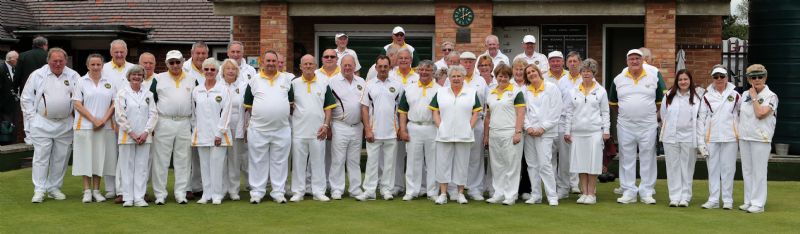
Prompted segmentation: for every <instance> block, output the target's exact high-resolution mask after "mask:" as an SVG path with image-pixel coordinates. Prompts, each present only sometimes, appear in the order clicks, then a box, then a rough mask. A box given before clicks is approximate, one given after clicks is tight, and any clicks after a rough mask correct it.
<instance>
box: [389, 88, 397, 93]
mask: <svg viewBox="0 0 800 234" xmlns="http://www.w3.org/2000/svg"><path fill="white" fill-rule="evenodd" d="M394 91H397V90H395V89H394V87H389V92H392V93H394Z"/></svg>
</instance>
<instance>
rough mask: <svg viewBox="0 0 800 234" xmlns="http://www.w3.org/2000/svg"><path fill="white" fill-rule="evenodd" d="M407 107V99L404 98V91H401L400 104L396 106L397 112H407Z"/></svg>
mask: <svg viewBox="0 0 800 234" xmlns="http://www.w3.org/2000/svg"><path fill="white" fill-rule="evenodd" d="M408 109H409V106H408V100H406V93H403V95H402V96H401V97H400V104H399V105H398V107H397V112H400V113H408Z"/></svg>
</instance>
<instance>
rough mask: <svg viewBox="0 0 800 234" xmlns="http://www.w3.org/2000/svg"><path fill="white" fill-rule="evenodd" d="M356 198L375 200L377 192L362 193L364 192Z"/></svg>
mask: <svg viewBox="0 0 800 234" xmlns="http://www.w3.org/2000/svg"><path fill="white" fill-rule="evenodd" d="M356 200H359V201H367V200H370V201H371V200H375V194H374V193H372V194H367V193H362V194H359V195H358V196H356Z"/></svg>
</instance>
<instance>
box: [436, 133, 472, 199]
mask: <svg viewBox="0 0 800 234" xmlns="http://www.w3.org/2000/svg"><path fill="white" fill-rule="evenodd" d="M472 145H473V142H436V162H435V163H436V164H435V166H436V182H438V183H440V184H443V183H447V184H448V186H449V184H455V185H456V186H458V185H462V186H463V185H465V184H466V183H467V170H468V169H469V157H468V156H467V155H468V154H469V153H470V148H471V147H472ZM451 193H453V192H451Z"/></svg>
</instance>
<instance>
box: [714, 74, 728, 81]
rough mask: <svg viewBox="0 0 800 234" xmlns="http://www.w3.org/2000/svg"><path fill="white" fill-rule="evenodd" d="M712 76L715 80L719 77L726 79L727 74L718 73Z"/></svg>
mask: <svg viewBox="0 0 800 234" xmlns="http://www.w3.org/2000/svg"><path fill="white" fill-rule="evenodd" d="M711 78H714V79H715V80H718V79H725V78H726V76H725V75H716V76H712V77H711Z"/></svg>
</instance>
